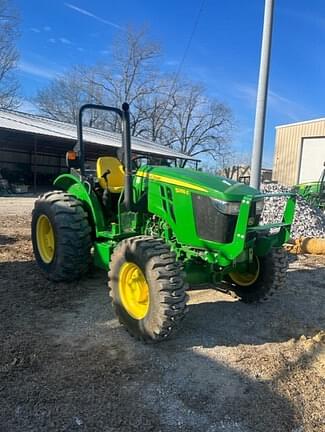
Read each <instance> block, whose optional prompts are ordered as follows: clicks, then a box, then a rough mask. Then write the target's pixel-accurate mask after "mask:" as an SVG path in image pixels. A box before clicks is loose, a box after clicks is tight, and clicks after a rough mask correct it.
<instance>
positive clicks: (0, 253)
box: [0, 198, 325, 432]
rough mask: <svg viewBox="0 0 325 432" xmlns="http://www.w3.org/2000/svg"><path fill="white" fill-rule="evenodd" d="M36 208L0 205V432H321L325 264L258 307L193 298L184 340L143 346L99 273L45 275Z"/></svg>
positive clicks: (212, 294) (297, 274) (316, 262)
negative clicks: (70, 278)
mask: <svg viewBox="0 0 325 432" xmlns="http://www.w3.org/2000/svg"><path fill="white" fill-rule="evenodd" d="M27 200H28V199H27ZM32 202H33V200H31V199H29V201H28V202H27V201H26V199H23V198H21V199H16V200H12V199H0V227H1V230H0V298H1V302H0V316H1V326H0V337H1V345H0V407H1V409H0V431H5V432H11V431H21V432H27V431H37V432H38V431H44V432H45V431H46V432H48V431H62V432H63V431H69V432H70V431H101V432H114V431H123V432H124V431H125V432H128V431H144V432H146V431H163V432H165V431H195V432H197V431H204V432H219V431H220V432H221V431H222V432H251V431H254V432H255V431H261V432H268V431H272V432H273V431H277V432H282V431H283V432H287V431H290V432H320V431H325V416H324V400H325V390H324V389H325V385H324V384H325V382H324V381H325V349H324V348H325V337H324V328H325V327H324V324H325V306H324V305H325V290H324V288H325V282H324V280H325V257H315V256H300V257H299V258H298V259H296V260H294V261H292V262H291V264H290V269H289V273H288V284H287V288H286V289H284V290H283V291H282V292H278V293H277V294H276V295H275V296H274V297H273V298H272V299H271V300H270V301H269V302H267V303H264V304H261V305H259V306H256V305H244V304H242V303H240V302H237V301H234V300H232V299H231V298H230V297H228V296H226V295H225V294H222V293H219V292H216V291H214V290H204V291H191V292H190V307H189V309H190V310H189V313H188V315H187V317H186V319H185V320H184V322H183V326H182V328H181V329H180V331H179V332H178V333H177V334H176V335H175V336H174V337H173V339H171V340H169V341H166V342H164V343H161V344H159V345H155V346H144V345H142V344H140V343H138V342H136V341H134V340H133V339H131V338H130V337H129V336H128V335H127V333H126V332H125V331H124V330H123V329H122V328H121V327H120V325H119V324H118V322H117V320H116V319H115V317H114V314H113V311H112V308H111V305H110V304H109V300H108V295H107V292H106V275H105V274H104V273H102V272H95V273H93V274H91V275H89V276H88V277H87V278H86V279H85V280H83V281H81V282H78V283H72V284H64V283H60V284H53V283H50V282H48V281H47V280H45V279H44V278H43V277H42V276H41V274H40V273H39V271H38V269H37V267H36V265H35V263H34V260H33V256H32V250H31V242H30V228H29V225H30V208H31V205H32Z"/></svg>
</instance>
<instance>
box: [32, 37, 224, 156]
mask: <svg viewBox="0 0 325 432" xmlns="http://www.w3.org/2000/svg"><path fill="white" fill-rule="evenodd" d="M159 59H160V47H159V46H158V45H157V44H155V43H152V42H151V41H150V40H148V38H147V33H146V31H145V30H140V31H134V30H132V29H129V30H128V31H127V32H123V33H122V34H121V35H120V36H119V38H118V39H116V41H115V42H114V44H113V48H112V56H111V61H110V63H107V64H103V63H100V64H96V65H94V66H92V67H86V66H78V67H75V68H73V69H72V70H71V71H70V72H69V73H68V74H67V75H66V76H63V77H60V78H57V79H56V80H54V82H52V83H51V84H50V85H49V86H48V87H46V88H45V89H43V90H41V91H40V92H39V93H38V95H37V97H36V103H37V104H38V106H39V108H40V110H41V111H42V112H43V113H44V114H46V115H47V116H49V117H51V118H55V119H58V120H64V121H70V122H75V121H76V116H77V110H78V107H79V106H80V105H81V104H82V103H84V102H97V103H102V104H107V105H114V106H121V105H122V103H123V102H124V101H127V102H128V103H129V104H130V105H131V133H132V135H133V136H139V137H143V138H147V139H150V140H152V141H157V142H160V143H162V144H164V145H166V146H169V147H171V148H175V149H177V150H180V151H181V152H183V153H185V154H187V155H190V156H194V157H198V158H201V157H204V158H205V159H210V160H212V161H213V163H214V164H215V162H216V161H219V159H220V158H222V156H223V155H224V154H225V153H226V151H228V150H229V135H230V131H231V126H232V117H231V112H230V109H229V108H228V107H227V106H225V105H224V104H222V103H219V102H217V101H215V100H211V99H209V98H208V97H207V96H206V94H205V90H204V88H203V86H200V85H196V84H193V83H192V82H190V81H187V82H186V81H185V80H184V79H183V78H180V79H179V80H176V79H175V77H174V76H167V75H166V74H164V73H162V72H161V70H160V69H159V67H158V64H159ZM88 123H89V125H91V126H93V127H98V128H103V129H107V130H111V131H113V132H116V131H120V124H119V121H118V119H117V117H116V116H109V115H105V116H103V114H102V113H99V114H96V115H95V114H94V115H93V116H92V117H91V116H90V117H89V118H88Z"/></svg>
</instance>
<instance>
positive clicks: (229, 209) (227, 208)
mask: <svg viewBox="0 0 325 432" xmlns="http://www.w3.org/2000/svg"><path fill="white" fill-rule="evenodd" d="M211 200H212V202H213V205H214V206H215V207H216V208H217V209H218V210H219V211H220V212H221V213H224V214H228V215H238V213H239V207H240V202H236V201H235V202H229V201H222V200H218V199H216V198H211Z"/></svg>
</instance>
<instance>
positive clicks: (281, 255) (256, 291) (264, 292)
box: [227, 248, 288, 303]
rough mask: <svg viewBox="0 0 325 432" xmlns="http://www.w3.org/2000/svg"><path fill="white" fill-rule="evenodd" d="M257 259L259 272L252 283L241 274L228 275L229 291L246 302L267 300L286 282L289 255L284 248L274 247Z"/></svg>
mask: <svg viewBox="0 0 325 432" xmlns="http://www.w3.org/2000/svg"><path fill="white" fill-rule="evenodd" d="M257 260H258V261H257V262H258V274H257V275H256V277H253V278H252V283H247V279H246V280H245V277H241V278H240V277H239V274H238V275H236V276H235V275H233V277H232V276H231V273H230V274H229V275H228V280H227V284H228V293H229V294H230V295H231V296H232V297H235V298H237V299H239V300H241V301H243V302H244V303H254V302H259V301H265V300H267V299H268V298H269V297H270V296H272V295H273V294H274V292H275V291H276V290H278V289H281V288H282V287H284V286H285V284H286V275H287V268H288V257H287V253H286V251H285V250H284V249H283V248H272V249H271V250H270V252H269V253H268V254H267V255H265V256H263V257H258V258H257Z"/></svg>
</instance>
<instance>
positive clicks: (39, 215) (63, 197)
mask: <svg viewBox="0 0 325 432" xmlns="http://www.w3.org/2000/svg"><path fill="white" fill-rule="evenodd" d="M90 232H91V228H90V226H89V223H88V218H87V213H86V212H85V210H84V209H83V207H82V204H81V202H80V201H78V200H77V199H76V198H75V197H73V196H72V195H70V194H68V193H66V192H63V191H53V192H48V193H45V194H43V195H41V196H40V197H39V198H38V199H37V200H36V202H35V206H34V210H33V213H32V243H33V250H34V255H35V259H36V262H37V264H38V266H39V268H40V269H41V270H42V272H43V274H44V275H45V277H46V278H47V279H50V280H52V281H55V282H61V281H68V282H70V281H73V280H75V279H79V278H80V277H81V276H83V275H84V274H85V273H86V272H87V271H88V266H89V263H90V248H91V237H90Z"/></svg>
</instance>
